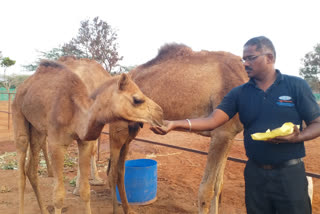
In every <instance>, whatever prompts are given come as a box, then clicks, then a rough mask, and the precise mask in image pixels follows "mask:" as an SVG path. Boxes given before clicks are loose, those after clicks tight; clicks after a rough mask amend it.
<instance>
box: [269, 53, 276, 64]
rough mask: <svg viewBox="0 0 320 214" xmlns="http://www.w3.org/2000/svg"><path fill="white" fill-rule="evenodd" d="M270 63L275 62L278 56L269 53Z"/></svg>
mask: <svg viewBox="0 0 320 214" xmlns="http://www.w3.org/2000/svg"><path fill="white" fill-rule="evenodd" d="M267 59H268V63H275V62H276V58H275V57H274V56H273V54H267Z"/></svg>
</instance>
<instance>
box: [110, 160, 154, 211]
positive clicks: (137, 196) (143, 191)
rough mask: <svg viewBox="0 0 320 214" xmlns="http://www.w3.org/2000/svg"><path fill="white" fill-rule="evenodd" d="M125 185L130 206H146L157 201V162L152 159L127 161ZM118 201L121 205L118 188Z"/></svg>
mask: <svg viewBox="0 0 320 214" xmlns="http://www.w3.org/2000/svg"><path fill="white" fill-rule="evenodd" d="M124 185H125V190H126V194H127V199H128V203H129V204H136V205H145V204H150V203H152V202H154V201H156V199H157V161H155V160H151V159H136V160H127V161H126V163H125V174H124ZM116 190H117V200H118V202H119V203H121V199H120V195H119V191H118V187H117V188H116Z"/></svg>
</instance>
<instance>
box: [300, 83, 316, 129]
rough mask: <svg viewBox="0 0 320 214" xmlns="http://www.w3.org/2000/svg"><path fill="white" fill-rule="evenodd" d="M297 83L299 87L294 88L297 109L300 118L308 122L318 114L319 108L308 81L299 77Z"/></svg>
mask: <svg viewBox="0 0 320 214" xmlns="http://www.w3.org/2000/svg"><path fill="white" fill-rule="evenodd" d="M298 84H299V87H297V88H296V89H297V97H296V99H297V101H296V105H297V109H298V112H299V114H300V116H301V119H302V120H304V121H305V122H306V123H308V122H311V121H312V120H314V119H316V118H317V117H319V116H320V108H319V105H318V103H317V101H316V98H315V96H314V95H313V93H312V90H311V88H310V86H309V85H308V83H307V82H306V81H305V80H303V79H300V81H299V83H298Z"/></svg>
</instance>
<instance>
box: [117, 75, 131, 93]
mask: <svg viewBox="0 0 320 214" xmlns="http://www.w3.org/2000/svg"><path fill="white" fill-rule="evenodd" d="M128 81H129V80H128V76H127V75H126V74H124V73H122V74H121V76H120V79H119V81H118V88H119V90H120V91H122V90H124V89H125V88H126V86H127V84H128Z"/></svg>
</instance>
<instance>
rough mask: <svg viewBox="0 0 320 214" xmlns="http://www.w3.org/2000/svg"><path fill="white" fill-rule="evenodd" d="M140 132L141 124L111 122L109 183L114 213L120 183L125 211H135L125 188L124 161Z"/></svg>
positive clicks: (120, 193)
mask: <svg viewBox="0 0 320 214" xmlns="http://www.w3.org/2000/svg"><path fill="white" fill-rule="evenodd" d="M138 132H139V124H138V123H136V124H133V125H129V124H128V123H126V122H116V123H112V124H110V165H111V166H110V170H111V171H110V175H109V184H110V188H111V193H112V203H113V213H117V209H118V203H117V197H116V185H117V184H118V190H119V195H120V198H121V203H122V207H123V210H124V213H125V214H127V213H134V212H133V211H132V210H131V209H130V207H129V204H128V200H127V197H126V193H125V189H124V163H125V160H126V155H127V153H128V150H129V143H130V142H131V141H132V139H134V138H135V136H136V135H137V134H138Z"/></svg>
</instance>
